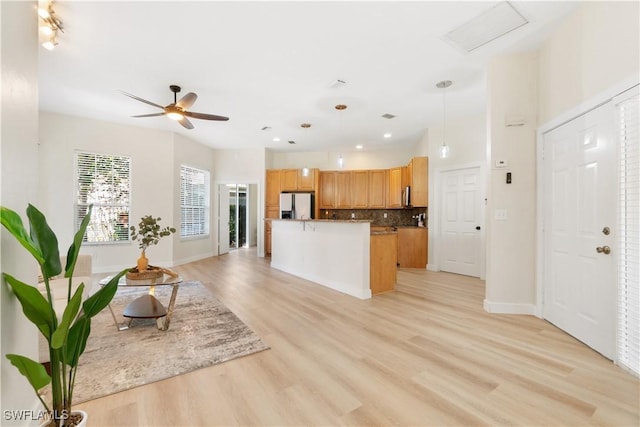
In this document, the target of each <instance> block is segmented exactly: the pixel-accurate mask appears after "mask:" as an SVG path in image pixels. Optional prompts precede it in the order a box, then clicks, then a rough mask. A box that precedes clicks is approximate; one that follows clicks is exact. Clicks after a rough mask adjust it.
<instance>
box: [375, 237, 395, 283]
mask: <svg viewBox="0 0 640 427" xmlns="http://www.w3.org/2000/svg"><path fill="white" fill-rule="evenodd" d="M397 255H398V237H397V235H396V233H375V232H374V233H372V234H371V247H370V251H369V263H370V270H369V284H370V288H371V294H373V295H376V294H380V293H382V292H389V291H392V290H393V289H394V287H395V284H396V271H397V258H398V257H397Z"/></svg>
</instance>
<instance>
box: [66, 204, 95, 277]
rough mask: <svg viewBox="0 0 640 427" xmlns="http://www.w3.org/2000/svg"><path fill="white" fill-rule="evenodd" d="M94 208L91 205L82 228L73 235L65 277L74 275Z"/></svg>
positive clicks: (83, 220)
mask: <svg viewBox="0 0 640 427" xmlns="http://www.w3.org/2000/svg"><path fill="white" fill-rule="evenodd" d="M92 210H93V205H89V210H88V211H87V214H86V215H85V216H84V218H83V219H82V223H81V224H80V228H79V229H78V231H77V233H76V235H75V236H74V237H73V242H72V243H71V246H69V250H68V251H67V265H66V266H65V268H64V277H72V276H73V271H74V270H75V268H76V261H77V260H78V254H79V253H80V246H81V245H82V241H83V239H84V233H85V232H86V231H87V226H88V225H89V221H90V220H91V211H92Z"/></svg>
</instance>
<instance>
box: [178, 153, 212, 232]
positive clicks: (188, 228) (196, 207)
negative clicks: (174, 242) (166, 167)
mask: <svg viewBox="0 0 640 427" xmlns="http://www.w3.org/2000/svg"><path fill="white" fill-rule="evenodd" d="M208 234H209V172H208V171H205V170H201V169H196V168H192V167H189V166H180V237H199V236H207V235H208Z"/></svg>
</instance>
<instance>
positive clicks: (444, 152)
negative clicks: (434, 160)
mask: <svg viewBox="0 0 640 427" xmlns="http://www.w3.org/2000/svg"><path fill="white" fill-rule="evenodd" d="M452 84H453V82H452V81H451V80H442V81H441V82H438V83H436V87H437V88H438V89H442V146H441V147H440V158H441V159H446V158H447V157H449V146H448V145H447V138H446V134H447V104H446V100H445V93H446V91H447V88H448V87H449V86H451V85H452Z"/></svg>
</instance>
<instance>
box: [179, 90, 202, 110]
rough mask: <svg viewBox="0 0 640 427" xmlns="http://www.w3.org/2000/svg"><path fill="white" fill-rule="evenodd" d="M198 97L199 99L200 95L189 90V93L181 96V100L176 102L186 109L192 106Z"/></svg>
mask: <svg viewBox="0 0 640 427" xmlns="http://www.w3.org/2000/svg"><path fill="white" fill-rule="evenodd" d="M196 99H198V95H196V94H195V93H193V92H189V93H188V94H186V95H185V96H183V97H182V98H180V101H178V102H177V103H176V107H180V108H182V109H183V110H186V109H188V108H189V107H191V106H192V105H193V103H194V102H196Z"/></svg>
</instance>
